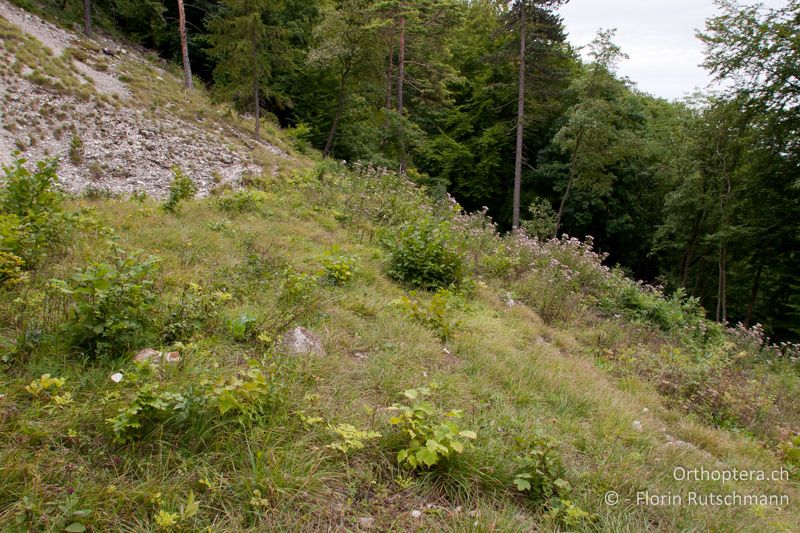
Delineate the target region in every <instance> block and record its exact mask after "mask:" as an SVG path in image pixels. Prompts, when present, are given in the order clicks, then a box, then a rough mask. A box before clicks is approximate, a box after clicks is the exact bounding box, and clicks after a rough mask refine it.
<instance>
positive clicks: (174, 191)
mask: <svg viewBox="0 0 800 533" xmlns="http://www.w3.org/2000/svg"><path fill="white" fill-rule="evenodd" d="M172 176H173V177H172V182H171V183H170V184H169V197H167V200H166V201H165V202H164V204H163V205H162V206H161V207H162V208H163V209H164V211H166V212H167V213H179V212H180V205H179V204H180V202H181V200H190V199H192V198H194V195H195V194H197V185H195V183H194V181H192V179H191V178H190V177H189V176H187V175H186V174H185V173H184V172H183V170H181V168H180V167H179V166H177V165H176V166H174V167H172Z"/></svg>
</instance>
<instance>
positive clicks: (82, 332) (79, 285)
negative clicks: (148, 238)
mask: <svg viewBox="0 0 800 533" xmlns="http://www.w3.org/2000/svg"><path fill="white" fill-rule="evenodd" d="M157 263H158V259H156V258H155V257H153V256H148V257H146V258H141V257H139V256H138V255H136V254H128V253H126V252H125V251H124V250H121V249H119V248H116V247H115V249H114V261H113V263H94V264H92V265H90V266H88V267H86V268H84V269H82V270H79V271H78V272H77V273H76V274H75V275H74V276H72V278H70V279H69V280H66V281H64V280H53V282H52V283H53V285H54V286H55V287H56V288H58V289H59V290H60V291H61V292H62V293H63V294H65V295H67V296H68V297H69V298H70V299H71V300H72V307H71V309H70V312H69V317H68V320H67V322H66V323H65V324H64V325H63V330H64V333H65V334H66V335H67V337H68V338H69V339H70V341H71V343H72V345H73V346H76V347H79V348H81V349H83V350H85V351H86V352H87V353H89V354H92V355H102V354H109V355H120V353H121V352H124V351H125V350H128V349H130V348H132V347H134V345H135V343H136V341H137V340H139V338H140V337H141V335H142V334H143V333H144V332H145V331H146V329H147V326H148V325H149V323H150V320H151V319H150V314H151V313H150V310H151V308H152V304H153V303H154V301H155V299H156V295H155V293H154V292H153V280H152V276H153V274H154V273H155V272H156V269H157Z"/></svg>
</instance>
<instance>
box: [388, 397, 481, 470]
mask: <svg viewBox="0 0 800 533" xmlns="http://www.w3.org/2000/svg"><path fill="white" fill-rule="evenodd" d="M430 395H431V389H430V388H429V387H420V388H419V389H408V390H406V391H405V392H403V396H404V397H405V398H406V403H403V404H400V403H395V404H393V405H392V406H391V407H390V408H389V410H390V411H395V412H397V415H396V416H393V417H392V418H391V419H390V420H389V423H390V424H391V425H393V426H395V427H397V428H398V429H399V430H400V431H401V432H402V433H403V434H404V435H405V436H406V437H407V441H406V443H405V445H404V446H405V447H404V448H403V449H402V450H400V451H399V452H398V453H397V462H398V463H399V464H400V465H406V466H408V467H410V468H411V469H412V470H416V469H418V468H421V469H427V468H432V467H434V466H436V465H437V464H441V463H443V462H446V461H448V460H450V459H452V458H453V457H454V456H455V455H457V454H460V453H461V452H463V451H464V449H465V448H466V447H467V445H468V443H469V441H470V440H475V439H476V438H477V437H478V436H477V434H476V433H475V432H474V431H468V430H461V429H460V428H459V427H458V425H457V424H456V422H455V420H457V419H459V418H461V416H462V412H461V411H458V410H453V411H449V412H447V413H442V412H441V411H439V409H437V408H436V407H434V405H433V404H431V403H430V402H428V401H426V400H424V399H423V398H426V397H428V396H430ZM442 418H445V419H446V420H444V421H443V420H442Z"/></svg>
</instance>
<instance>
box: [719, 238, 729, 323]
mask: <svg viewBox="0 0 800 533" xmlns="http://www.w3.org/2000/svg"><path fill="white" fill-rule="evenodd" d="M727 254H728V250H727V247H726V246H725V244H724V243H722V242H720V243H719V276H718V280H717V285H718V286H717V322H725V321H726V320H727V319H728V316H727V315H728V287H727V284H728V274H727V270H728V265H727V261H726V256H727Z"/></svg>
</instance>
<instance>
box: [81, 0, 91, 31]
mask: <svg viewBox="0 0 800 533" xmlns="http://www.w3.org/2000/svg"><path fill="white" fill-rule="evenodd" d="M83 33H84V34H85V35H86V36H87V37H91V36H92V0H83Z"/></svg>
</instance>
